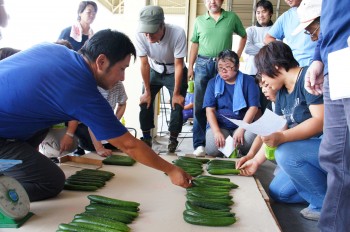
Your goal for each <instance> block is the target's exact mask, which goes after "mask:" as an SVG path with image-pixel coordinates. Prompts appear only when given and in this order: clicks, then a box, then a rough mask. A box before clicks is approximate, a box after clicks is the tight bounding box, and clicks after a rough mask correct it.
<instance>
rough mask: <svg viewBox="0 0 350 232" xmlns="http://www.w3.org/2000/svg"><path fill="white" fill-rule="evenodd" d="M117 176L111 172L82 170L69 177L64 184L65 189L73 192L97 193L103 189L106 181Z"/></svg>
mask: <svg viewBox="0 0 350 232" xmlns="http://www.w3.org/2000/svg"><path fill="white" fill-rule="evenodd" d="M114 175H115V174H114V173H113V172H109V171H103V170H96V169H82V170H80V171H77V172H76V173H75V174H73V175H71V176H70V177H68V178H67V179H66V181H65V183H64V189H66V190H73V191H96V190H97V189H99V188H101V187H103V186H104V185H105V183H106V181H108V180H110V179H111V178H112V177H113V176H114Z"/></svg>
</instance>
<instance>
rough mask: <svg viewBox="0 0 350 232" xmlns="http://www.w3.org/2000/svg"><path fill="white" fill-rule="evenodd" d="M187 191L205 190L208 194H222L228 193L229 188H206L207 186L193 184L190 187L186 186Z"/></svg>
mask: <svg viewBox="0 0 350 232" xmlns="http://www.w3.org/2000/svg"><path fill="white" fill-rule="evenodd" d="M186 191H187V192H207V193H210V194H217V195H219V196H222V195H229V194H230V191H231V189H228V188H225V189H222V188H208V187H204V186H194V187H191V188H187V189H186Z"/></svg>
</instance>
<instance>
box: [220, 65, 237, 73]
mask: <svg viewBox="0 0 350 232" xmlns="http://www.w3.org/2000/svg"><path fill="white" fill-rule="evenodd" d="M234 68H235V67H234V66H232V67H218V71H219V72H223V71H225V72H228V71H232V70H233V69H234Z"/></svg>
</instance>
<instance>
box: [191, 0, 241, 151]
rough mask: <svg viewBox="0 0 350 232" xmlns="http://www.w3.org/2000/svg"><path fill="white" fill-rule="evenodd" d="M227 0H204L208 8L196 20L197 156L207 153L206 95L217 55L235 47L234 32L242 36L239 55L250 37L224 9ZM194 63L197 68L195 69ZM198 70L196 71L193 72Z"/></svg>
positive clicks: (233, 15) (194, 130)
mask: <svg viewBox="0 0 350 232" xmlns="http://www.w3.org/2000/svg"><path fill="white" fill-rule="evenodd" d="M223 2H224V0H204V4H205V5H206V7H207V9H208V11H207V12H206V13H205V14H204V15H201V16H198V17H197V18H196V20H195V23H194V30H193V35H192V38H191V41H192V45H191V50H190V58H189V67H188V76H189V77H191V76H192V77H194V83H195V90H194V121H193V135H194V136H193V147H194V149H195V151H194V152H193V154H195V155H196V156H204V155H205V150H204V147H205V128H206V123H207V119H206V114H205V109H203V108H202V106H203V98H204V94H205V90H206V88H207V84H208V81H209V80H210V79H211V78H213V77H215V75H216V74H217V70H216V65H215V62H216V61H215V58H216V56H217V55H218V54H219V53H220V52H221V51H223V50H224V49H232V35H233V34H234V33H235V34H237V35H239V36H240V37H241V39H240V41H239V46H238V49H237V52H236V53H237V54H238V56H239V57H240V56H241V54H242V51H243V49H244V46H245V43H246V40H247V36H246V31H245V28H244V27H243V24H242V22H241V20H240V19H239V18H238V16H237V15H236V14H235V13H234V12H231V11H225V10H224V9H222V8H221V6H222V4H223ZM194 63H196V65H195V70H193V66H194ZM193 71H194V72H193ZM194 73H195V74H194Z"/></svg>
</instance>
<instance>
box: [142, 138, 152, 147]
mask: <svg viewBox="0 0 350 232" xmlns="http://www.w3.org/2000/svg"><path fill="white" fill-rule="evenodd" d="M140 140H141V141H143V142H144V143H146V144H147V145H148V146H149V147H150V148H152V138H144V137H141V138H140Z"/></svg>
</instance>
